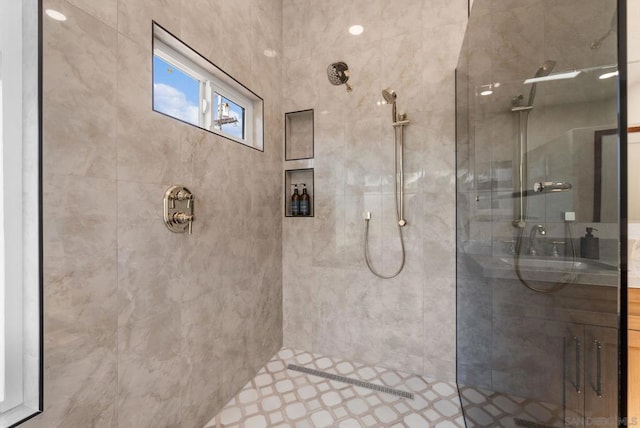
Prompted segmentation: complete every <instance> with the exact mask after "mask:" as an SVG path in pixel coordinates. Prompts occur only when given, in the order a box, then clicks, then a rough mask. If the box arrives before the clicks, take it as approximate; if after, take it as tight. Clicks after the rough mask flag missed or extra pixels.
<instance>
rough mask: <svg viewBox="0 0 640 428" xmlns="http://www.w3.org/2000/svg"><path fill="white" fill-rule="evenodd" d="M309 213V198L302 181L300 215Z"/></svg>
mask: <svg viewBox="0 0 640 428" xmlns="http://www.w3.org/2000/svg"><path fill="white" fill-rule="evenodd" d="M310 214H311V198H310V197H309V194H308V193H307V185H306V184H304V183H302V195H301V196H300V215H310Z"/></svg>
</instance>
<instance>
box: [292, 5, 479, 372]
mask: <svg viewBox="0 0 640 428" xmlns="http://www.w3.org/2000/svg"><path fill="white" fill-rule="evenodd" d="M467 6H468V5H467V0H454V1H446V2H445V1H432V2H423V1H419V0H406V1H401V2H396V1H394V2H388V1H383V0H373V1H371V0H367V1H364V0H354V1H349V2H343V1H340V0H329V1H323V2H314V1H311V0H285V1H284V2H283V16H284V18H283V19H284V35H283V41H284V47H283V50H284V62H283V70H284V92H283V94H284V95H283V108H284V111H285V112H287V111H297V110H303V109H309V108H313V109H314V110H315V159H314V161H313V163H314V168H315V182H314V187H315V209H314V211H315V217H314V218H312V219H311V218H286V219H284V223H283V225H284V226H283V290H284V291H283V293H284V313H285V316H284V337H285V344H286V346H290V347H294V348H298V349H305V350H309V351H312V352H317V353H322V354H326V355H333V356H339V357H342V358H348V359H353V360H356V361H362V362H365V363H369V364H376V365H383V366H386V367H389V368H392V369H398V370H404V371H409V372H412V373H417V374H424V375H427V376H430V377H435V378H440V379H448V380H452V379H454V374H455V309H456V308H455V282H454V277H455V273H454V266H455V242H454V236H455V187H454V186H455V177H454V171H455V160H454V157H455V145H454V121H455V114H454V68H455V65H456V61H457V58H458V53H459V50H460V44H461V41H462V37H463V34H464V28H465V24H466V20H467ZM353 24H360V25H362V26H363V27H364V33H363V34H362V35H360V36H352V35H350V34H349V33H348V31H347V30H348V28H349V26H351V25H353ZM336 61H345V62H346V63H347V64H348V65H349V68H350V71H351V77H350V80H349V83H350V84H351V85H352V86H353V92H351V93H347V91H346V90H345V88H344V86H342V87H336V86H332V85H331V84H330V83H329V81H328V80H327V76H326V69H327V67H328V66H329V64H331V63H333V62H336ZM386 87H392V88H394V89H395V90H396V91H397V93H398V100H397V101H398V110H399V111H400V112H405V113H407V115H408V119H409V120H410V121H411V124H410V125H409V126H408V127H407V128H406V147H405V154H406V158H405V174H406V195H405V204H406V209H405V212H406V219H407V222H408V226H407V227H405V228H404V230H403V233H404V237H405V244H406V248H407V252H406V254H407V260H406V265H405V268H404V270H403V271H402V273H401V274H400V275H399V276H398V277H396V278H394V279H391V280H380V279H378V278H376V277H375V276H374V275H373V274H372V273H370V272H369V270H368V269H367V267H366V265H365V262H364V257H363V245H364V222H363V220H362V213H363V211H370V212H371V213H372V220H371V232H370V248H371V256H372V259H373V263H374V265H375V267H376V268H377V269H378V270H380V271H382V272H383V273H389V272H392V271H394V270H395V269H396V268H397V266H398V264H399V263H400V256H401V253H400V243H399V241H398V238H397V229H396V226H395V224H396V223H395V208H394V202H393V198H394V196H393V134H392V132H393V131H392V127H391V107H390V106H389V105H379V104H380V103H379V102H380V101H382V96H381V91H382V89H384V88H386Z"/></svg>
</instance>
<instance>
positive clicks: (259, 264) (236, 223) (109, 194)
mask: <svg viewBox="0 0 640 428" xmlns="http://www.w3.org/2000/svg"><path fill="white" fill-rule="evenodd" d="M44 8H45V9H47V8H51V9H56V10H58V11H60V12H62V13H64V14H65V15H66V16H67V20H66V21H65V22H56V21H53V20H51V19H48V18H47V17H45V18H44V253H45V260H44V269H45V271H44V275H45V333H44V337H45V349H44V354H45V380H44V382H45V397H44V398H45V402H44V403H45V411H44V413H43V414H42V415H40V416H39V417H37V418H35V419H33V420H32V421H30V422H28V423H27V424H25V425H26V426H28V427H36V426H41V427H53V426H66V427H89V426H118V427H143V426H146V427H150V426H181V427H196V426H203V425H204V424H205V423H206V421H208V420H209V419H210V418H211V417H212V416H213V415H215V414H216V413H217V411H218V410H219V409H220V408H221V407H222V405H223V404H224V402H225V401H226V400H227V399H229V398H230V397H232V396H233V395H234V394H235V393H236V390H237V389H239V388H240V387H242V385H244V384H245V383H246V382H247V380H249V379H250V378H252V377H253V376H254V374H255V372H256V371H257V370H258V368H259V367H261V366H262V365H263V364H264V363H265V362H266V361H267V360H268V359H269V358H271V356H273V354H274V353H275V352H276V351H277V350H278V349H279V348H280V347H281V345H282V327H281V325H282V309H281V308H282V304H281V301H282V279H281V277H282V273H281V271H282V265H281V233H282V232H281V230H282V220H281V216H282V208H281V199H280V195H281V182H280V181H281V159H282V148H281V130H282V107H281V94H282V88H281V84H280V81H281V77H280V76H281V56H278V57H276V58H267V57H266V56H264V55H263V51H264V50H265V49H274V50H276V51H277V52H281V46H282V38H281V37H282V31H281V29H282V11H281V2H280V1H279V0H263V1H260V2H251V1H249V0H239V1H238V0H236V1H234V2H233V4H231V3H229V2H208V1H193V0H189V1H186V0H185V1H152V0H144V1H141V0H106V1H100V2H94V1H86V0H69V1H65V0H45V2H44ZM152 19H153V20H156V21H157V22H158V23H159V24H161V25H162V26H164V27H165V28H167V29H168V30H169V31H171V32H172V33H173V34H175V35H176V36H177V37H179V38H181V39H182V40H183V41H184V42H186V43H187V44H189V45H190V46H191V47H193V48H194V49H195V50H197V51H199V52H200V53H201V54H203V55H204V56H205V57H207V58H209V59H210V60H211V61H212V62H214V63H216V64H217V65H218V66H219V67H221V68H222V69H224V70H225V71H227V72H228V73H230V74H231V75H233V76H234V77H235V78H236V79H238V80H239V81H241V82H243V83H244V84H245V85H246V86H248V87H249V88H251V89H252V90H254V91H255V92H256V93H258V94H259V95H261V96H262V97H263V98H264V101H265V110H264V114H265V120H264V126H265V144H264V146H265V150H264V152H259V151H256V150H253V149H250V148H248V147H245V146H242V145H240V144H236V143H233V142H231V141H229V140H226V139H223V138H219V137H217V136H215V135H213V134H210V133H208V132H205V131H202V130H200V129H197V128H194V127H191V126H189V125H186V124H183V123H179V122H177V121H175V120H173V119H170V118H168V117H166V116H163V115H160V114H157V113H155V112H153V111H152V110H151V87H152V85H151V74H150V73H151V21H152ZM173 184H182V185H185V186H187V187H188V188H189V189H190V190H192V191H193V193H194V194H195V196H196V198H197V199H196V206H195V207H196V222H195V223H194V234H193V235H192V236H188V235H186V234H184V235H182V234H174V233H171V232H170V231H169V230H168V229H167V228H166V227H165V226H164V224H163V220H162V197H163V195H164V192H165V190H166V189H167V188H168V187H169V186H170V185H173Z"/></svg>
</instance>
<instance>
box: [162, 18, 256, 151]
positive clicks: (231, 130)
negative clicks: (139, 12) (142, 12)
mask: <svg viewBox="0 0 640 428" xmlns="http://www.w3.org/2000/svg"><path fill="white" fill-rule="evenodd" d="M153 109H154V110H155V111H157V112H160V113H163V114H165V115H167V116H171V117H174V118H176V119H178V120H181V121H183V122H185V123H189V124H191V125H194V126H197V127H199V128H202V129H205V130H207V131H210V132H213V133H214V134H218V135H219V136H221V137H224V138H226V139H229V140H232V141H235V142H237V143H240V144H244V145H246V146H249V147H252V148H254V149H257V150H260V151H262V150H263V137H264V135H263V134H264V129H263V113H264V112H263V100H262V98H260V97H259V96H258V95H256V94H255V93H254V92H253V91H251V90H250V89H249V88H247V87H246V86H244V85H243V84H242V83H240V82H238V81H237V80H235V79H234V78H233V77H232V76H231V75H229V74H228V73H226V72H225V71H224V70H222V69H220V68H218V67H217V66H216V65H215V64H213V63H212V62H210V61H209V60H207V59H206V58H205V57H203V56H202V55H200V54H199V53H197V52H196V51H194V50H193V49H191V48H190V47H189V46H187V45H185V44H184V43H182V42H181V41H180V40H178V39H176V38H175V37H174V36H173V35H172V34H171V33H169V32H168V31H166V30H165V29H163V28H162V27H161V26H159V25H158V24H157V23H155V22H154V24H153Z"/></svg>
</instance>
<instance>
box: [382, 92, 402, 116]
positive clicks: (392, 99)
mask: <svg viewBox="0 0 640 428" xmlns="http://www.w3.org/2000/svg"><path fill="white" fill-rule="evenodd" d="M382 96H383V97H384V100H385V101H386V102H387V104H391V105H392V109H391V120H392V121H393V122H396V120H397V116H396V98H398V94H397V93H396V91H394V90H393V89H391V88H387V89H383V90H382Z"/></svg>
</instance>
